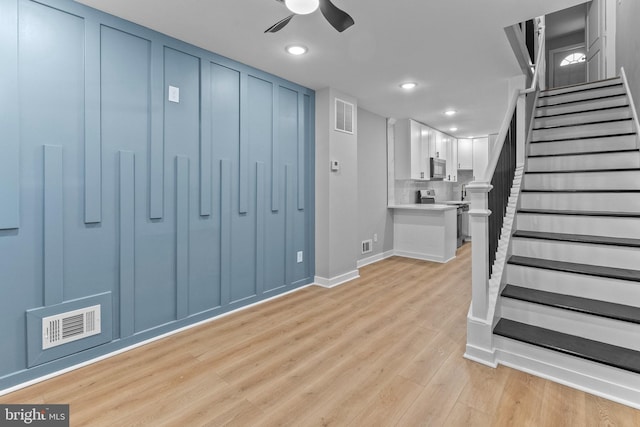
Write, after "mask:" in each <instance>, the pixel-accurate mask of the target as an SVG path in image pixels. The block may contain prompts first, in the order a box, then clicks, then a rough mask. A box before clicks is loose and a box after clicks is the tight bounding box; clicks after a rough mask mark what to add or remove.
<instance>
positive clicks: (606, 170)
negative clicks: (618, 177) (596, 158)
mask: <svg viewBox="0 0 640 427" xmlns="http://www.w3.org/2000/svg"><path fill="white" fill-rule="evenodd" d="M632 171H640V168H638V167H635V168H614V169H560V170H550V171H525V175H526V174H541V173H595V172H598V173H602V172H632Z"/></svg>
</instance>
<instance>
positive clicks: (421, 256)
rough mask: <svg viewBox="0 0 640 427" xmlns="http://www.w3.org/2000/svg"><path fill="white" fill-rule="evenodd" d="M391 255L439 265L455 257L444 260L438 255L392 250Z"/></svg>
mask: <svg viewBox="0 0 640 427" xmlns="http://www.w3.org/2000/svg"><path fill="white" fill-rule="evenodd" d="M393 254H394V255H395V256H400V257H404V258H412V259H419V260H422V261H431V262H439V263H442V264H444V263H446V262H449V261H451V260H452V259H454V258H455V255H454V256H452V257H451V258H448V259H447V258H444V257H442V256H438V255H431V254H424V253H417V252H408V251H397V250H394V251H393Z"/></svg>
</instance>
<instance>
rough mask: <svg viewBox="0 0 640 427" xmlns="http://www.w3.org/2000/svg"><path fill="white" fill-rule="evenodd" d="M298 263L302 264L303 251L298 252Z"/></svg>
mask: <svg viewBox="0 0 640 427" xmlns="http://www.w3.org/2000/svg"><path fill="white" fill-rule="evenodd" d="M297 261H298V263H301V262H302V251H298V257H297Z"/></svg>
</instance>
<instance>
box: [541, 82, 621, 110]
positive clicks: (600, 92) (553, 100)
mask: <svg viewBox="0 0 640 427" xmlns="http://www.w3.org/2000/svg"><path fill="white" fill-rule="evenodd" d="M624 94H626V92H625V90H624V87H623V86H614V87H602V88H598V89H593V90H588V91H585V92H575V93H567V94H564V95H558V96H551V97H544V98H539V99H538V106H539V107H546V106H550V105H557V104H563V103H566V102H575V101H583V100H587V99H594V98H602V97H605V96H615V95H624Z"/></svg>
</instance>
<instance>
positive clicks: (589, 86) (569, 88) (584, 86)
mask: <svg viewBox="0 0 640 427" xmlns="http://www.w3.org/2000/svg"><path fill="white" fill-rule="evenodd" d="M619 83H622V79H621V78H620V77H618V78H615V79H611V80H600V81H597V82H593V83H587V84H581V85H575V86H567V87H559V88H557V89H549V90H545V91H544V92H542V93H541V95H544V96H547V95H558V94H561V93H571V92H577V91H585V90H591V89H596V88H599V87H602V86H611V85H614V84H619Z"/></svg>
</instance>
